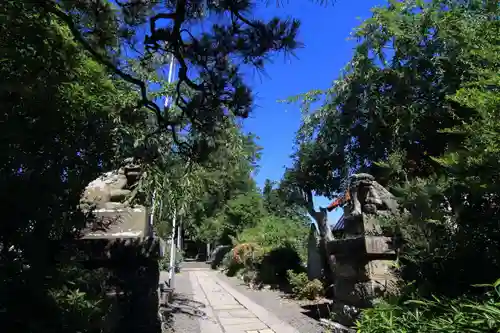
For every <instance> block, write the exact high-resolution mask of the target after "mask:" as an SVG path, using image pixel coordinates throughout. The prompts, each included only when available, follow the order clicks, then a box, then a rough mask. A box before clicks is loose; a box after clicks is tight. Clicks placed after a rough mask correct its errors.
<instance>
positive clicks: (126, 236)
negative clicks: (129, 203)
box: [79, 206, 161, 333]
mask: <svg viewBox="0 0 500 333" xmlns="http://www.w3.org/2000/svg"><path fill="white" fill-rule="evenodd" d="M94 213H95V215H96V221H97V222H98V223H97V224H99V225H101V224H102V225H106V226H107V227H106V228H105V229H102V228H101V229H96V227H95V224H96V223H94V224H93V225H90V226H89V228H88V229H87V230H86V231H85V232H84V237H83V238H82V240H81V241H80V244H79V250H80V258H81V260H82V262H83V264H84V265H85V266H86V267H87V268H91V269H98V268H101V269H102V268H104V269H106V271H107V272H108V278H109V281H106V283H105V284H106V285H108V286H109V288H110V289H111V290H109V291H108V295H109V296H110V297H111V298H113V300H112V303H113V304H114V306H113V314H112V315H111V316H110V318H112V320H111V322H108V323H106V326H107V327H108V329H109V328H112V329H111V331H116V332H130V333H132V332H134V333H135V332H144V333H159V332H161V323H160V320H159V316H158V312H159V295H158V285H159V279H160V277H159V274H160V270H159V259H160V255H161V251H160V247H161V243H160V239H159V238H157V237H154V236H153V232H152V230H151V226H150V225H149V219H148V211H147V209H146V208H144V207H141V206H138V207H135V208H133V207H129V208H120V209H114V210H113V209H99V210H96V211H94Z"/></svg>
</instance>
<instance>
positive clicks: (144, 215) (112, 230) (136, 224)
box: [84, 206, 152, 239]
mask: <svg viewBox="0 0 500 333" xmlns="http://www.w3.org/2000/svg"><path fill="white" fill-rule="evenodd" d="M93 214H94V215H95V221H93V223H92V225H90V226H89V228H88V229H86V230H85V231H84V235H85V236H84V238H86V239H90V238H95V239H98V238H128V237H134V238H140V237H148V236H152V230H151V226H150V224H149V212H148V210H147V209H146V208H145V207H142V206H136V207H134V208H131V207H126V208H114V209H109V208H101V209H97V210H94V211H93ZM96 224H97V225H98V226H100V227H97V228H96V227H95V226H96Z"/></svg>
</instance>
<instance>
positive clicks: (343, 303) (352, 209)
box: [308, 174, 398, 325]
mask: <svg viewBox="0 0 500 333" xmlns="http://www.w3.org/2000/svg"><path fill="white" fill-rule="evenodd" d="M349 193H350V197H351V202H350V203H349V204H347V206H345V207H344V216H343V225H344V230H343V231H344V235H343V238H342V239H335V240H329V241H328V242H327V246H326V249H327V252H328V253H329V254H330V255H332V256H334V257H335V259H336V261H335V280H334V290H335V310H334V312H335V313H336V314H337V315H338V317H339V318H342V320H341V322H342V324H345V325H351V324H352V323H353V321H354V320H355V319H356V316H357V315H358V314H359V309H360V308H364V307H369V306H371V305H372V303H373V300H374V299H376V298H378V297H381V296H383V295H384V294H386V293H388V292H391V293H392V292H395V291H396V289H397V288H396V286H397V280H396V278H395V277H394V275H393V272H392V269H391V268H392V262H393V260H394V259H395V251H394V249H393V247H392V238H391V237H390V236H391V235H387V234H384V230H383V228H382V227H381V224H380V219H381V218H386V217H390V216H391V215H393V214H397V213H398V203H397V201H396V199H395V197H394V196H393V195H392V194H391V193H390V192H389V191H387V190H386V189H385V188H384V187H382V186H381V185H380V184H378V183H377V182H376V181H375V179H374V178H373V177H372V176H371V175H368V174H357V175H353V176H352V178H351V180H350V187H349ZM323 241H324V239H323ZM312 247H313V246H312V242H310V247H309V258H312V255H313V254H314V248H312ZM317 248H318V246H317ZM309 266H310V264H309V263H308V267H309Z"/></svg>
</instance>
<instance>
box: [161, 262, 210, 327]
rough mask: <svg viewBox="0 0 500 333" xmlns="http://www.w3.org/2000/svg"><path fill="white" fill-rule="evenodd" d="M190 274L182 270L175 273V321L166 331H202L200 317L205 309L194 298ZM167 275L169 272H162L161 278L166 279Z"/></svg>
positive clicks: (173, 305)
mask: <svg viewBox="0 0 500 333" xmlns="http://www.w3.org/2000/svg"><path fill="white" fill-rule="evenodd" d="M188 274H189V273H188V272H182V270H181V273H179V274H176V275H175V294H174V300H173V304H172V307H173V311H172V313H173V323H172V325H171V327H168V328H167V330H166V333H170V332H172V333H199V332H200V325H199V321H198V317H199V316H200V315H203V312H202V310H203V309H200V308H201V306H200V304H198V303H197V302H196V301H194V300H193V289H192V286H191V282H190V280H189V275H188ZM167 276H168V273H167V272H161V275H160V278H161V279H166V277H167ZM200 310H201V311H200Z"/></svg>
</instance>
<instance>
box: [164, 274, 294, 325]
mask: <svg viewBox="0 0 500 333" xmlns="http://www.w3.org/2000/svg"><path fill="white" fill-rule="evenodd" d="M165 276H166V273H164V272H163V273H162V279H163V278H164V277H165ZM175 290H176V293H177V295H176V297H175V298H176V300H175V301H174V304H173V305H174V307H175V308H177V309H178V311H174V327H173V329H174V330H175V331H176V332H183V333H184V332H185V333H188V332H193V333H197V332H199V333H302V332H299V331H298V330H297V329H295V328H294V327H292V326H290V325H289V324H287V323H286V322H284V321H282V320H280V319H279V318H278V317H277V316H275V315H274V314H273V313H272V312H270V311H268V310H267V309H265V308H264V307H262V306H260V305H259V304H257V303H256V302H254V301H252V300H251V299H250V298H248V297H247V296H245V295H244V294H242V293H240V292H239V291H238V290H236V289H235V288H233V287H232V286H231V285H230V284H228V283H227V282H226V281H223V280H222V279H221V278H220V276H219V274H218V273H217V272H215V271H212V270H210V269H209V268H205V267H184V268H183V269H182V272H181V273H180V274H177V275H176V280H175Z"/></svg>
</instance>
